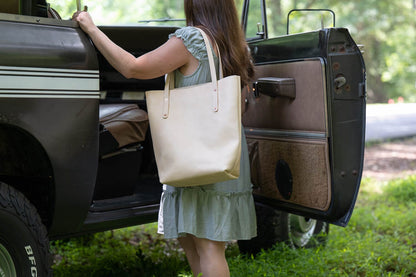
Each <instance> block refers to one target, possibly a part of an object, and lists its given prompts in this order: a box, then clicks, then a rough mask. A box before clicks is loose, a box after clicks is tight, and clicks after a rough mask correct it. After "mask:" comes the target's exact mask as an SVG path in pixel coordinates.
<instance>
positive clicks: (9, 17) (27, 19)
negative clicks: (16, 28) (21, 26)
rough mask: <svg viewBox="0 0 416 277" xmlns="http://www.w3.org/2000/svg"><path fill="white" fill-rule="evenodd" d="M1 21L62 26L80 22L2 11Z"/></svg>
mask: <svg viewBox="0 0 416 277" xmlns="http://www.w3.org/2000/svg"><path fill="white" fill-rule="evenodd" d="M3 1H4V0H3ZM0 21H11V22H22V23H30V24H40V25H55V26H62V27H72V28H76V27H79V24H78V22H75V21H72V20H69V19H68V20H63V19H54V18H46V17H36V16H28V15H20V14H10V13H0Z"/></svg>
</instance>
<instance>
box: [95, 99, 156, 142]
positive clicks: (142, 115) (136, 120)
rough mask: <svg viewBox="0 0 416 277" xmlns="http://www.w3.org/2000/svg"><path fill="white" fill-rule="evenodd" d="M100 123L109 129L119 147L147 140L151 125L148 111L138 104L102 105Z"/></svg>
mask: <svg viewBox="0 0 416 277" xmlns="http://www.w3.org/2000/svg"><path fill="white" fill-rule="evenodd" d="M100 124H102V125H103V126H104V128H105V129H106V130H108V131H109V132H110V133H111V135H112V136H113V137H114V139H115V140H116V141H117V143H118V147H123V146H126V145H128V144H132V143H138V142H142V141H144V140H145V137H146V132H147V129H148V126H149V121H148V117H147V113H146V112H145V111H143V110H141V109H140V108H139V107H138V106H137V105H136V104H104V105H100Z"/></svg>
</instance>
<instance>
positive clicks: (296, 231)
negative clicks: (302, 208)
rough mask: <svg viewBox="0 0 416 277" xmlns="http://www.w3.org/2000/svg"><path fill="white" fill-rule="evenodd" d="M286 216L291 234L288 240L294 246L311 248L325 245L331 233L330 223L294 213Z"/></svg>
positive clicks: (287, 226)
mask: <svg viewBox="0 0 416 277" xmlns="http://www.w3.org/2000/svg"><path fill="white" fill-rule="evenodd" d="M286 216H287V218H288V219H287V223H288V224H287V225H286V228H287V230H288V234H289V236H288V240H287V242H288V243H289V244H290V245H291V246H292V247H294V248H300V247H304V248H311V247H317V246H319V245H325V243H326V240H327V234H328V233H329V224H328V223H326V222H322V221H319V220H316V219H311V218H307V217H303V216H298V215H294V214H288V213H286Z"/></svg>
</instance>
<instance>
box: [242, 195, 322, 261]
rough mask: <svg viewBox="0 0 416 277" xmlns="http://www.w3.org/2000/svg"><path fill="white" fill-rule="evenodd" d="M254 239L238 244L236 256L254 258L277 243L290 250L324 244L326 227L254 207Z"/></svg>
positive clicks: (293, 216) (314, 221) (259, 204)
mask: <svg viewBox="0 0 416 277" xmlns="http://www.w3.org/2000/svg"><path fill="white" fill-rule="evenodd" d="M256 214H257V237H255V238H253V239H251V240H241V241H238V246H239V248H240V252H241V253H244V254H257V253H258V252H260V251H261V249H265V250H266V249H269V248H271V247H273V246H274V245H275V244H276V243H277V242H286V243H287V244H289V245H290V246H292V247H294V248H298V247H315V246H318V245H320V244H325V242H326V237H327V236H326V234H328V232H329V226H328V224H327V223H324V222H321V221H317V220H313V219H308V218H305V217H300V216H297V215H293V214H289V213H285V212H281V211H279V210H276V209H275V208H272V207H269V206H267V205H263V204H261V203H256Z"/></svg>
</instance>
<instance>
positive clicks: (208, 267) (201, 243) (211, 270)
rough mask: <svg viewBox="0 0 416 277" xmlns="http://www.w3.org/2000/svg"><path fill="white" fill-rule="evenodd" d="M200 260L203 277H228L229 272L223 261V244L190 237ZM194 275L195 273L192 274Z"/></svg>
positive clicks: (225, 261) (225, 262) (226, 264)
mask: <svg viewBox="0 0 416 277" xmlns="http://www.w3.org/2000/svg"><path fill="white" fill-rule="evenodd" d="M192 238H193V240H194V243H195V248H196V250H197V252H198V256H199V259H200V268H201V272H202V274H203V275H202V276H203V277H229V276H230V270H229V268H228V263H227V260H226V259H225V242H219V241H212V240H208V239H202V238H197V237H195V236H192ZM194 274H195V273H194Z"/></svg>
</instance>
